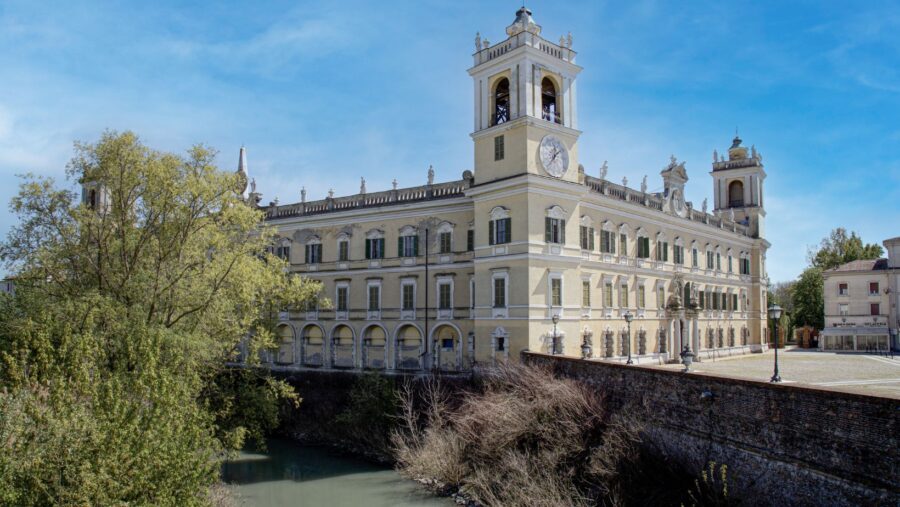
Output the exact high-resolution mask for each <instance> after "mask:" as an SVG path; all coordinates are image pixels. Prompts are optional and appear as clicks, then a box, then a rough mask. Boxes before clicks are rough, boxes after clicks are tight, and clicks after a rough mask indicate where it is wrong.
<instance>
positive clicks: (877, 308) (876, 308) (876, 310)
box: [869, 303, 881, 315]
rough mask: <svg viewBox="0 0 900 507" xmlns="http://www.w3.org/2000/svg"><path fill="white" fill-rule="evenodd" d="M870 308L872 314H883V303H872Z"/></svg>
mask: <svg viewBox="0 0 900 507" xmlns="http://www.w3.org/2000/svg"><path fill="white" fill-rule="evenodd" d="M869 310H870V311H871V314H872V315H881V304H879V303H872V304H870V305H869Z"/></svg>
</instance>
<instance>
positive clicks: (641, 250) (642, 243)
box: [637, 237, 650, 259]
mask: <svg viewBox="0 0 900 507" xmlns="http://www.w3.org/2000/svg"><path fill="white" fill-rule="evenodd" d="M637 247H638V251H637V256H638V259H649V258H650V238H647V237H638V239H637Z"/></svg>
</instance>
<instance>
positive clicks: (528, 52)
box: [469, 7, 581, 183]
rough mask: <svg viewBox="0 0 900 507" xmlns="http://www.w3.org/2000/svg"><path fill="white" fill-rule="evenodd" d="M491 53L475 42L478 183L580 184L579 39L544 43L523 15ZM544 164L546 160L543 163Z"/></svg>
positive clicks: (486, 43)
mask: <svg viewBox="0 0 900 507" xmlns="http://www.w3.org/2000/svg"><path fill="white" fill-rule="evenodd" d="M506 35H507V38H506V39H505V40H503V41H502V42H500V43H497V44H494V45H491V43H490V42H489V41H488V40H487V39H483V38H482V37H481V35H480V34H478V35H476V37H475V54H474V55H473V59H474V65H473V67H472V68H471V69H469V75H471V76H472V81H473V84H474V102H473V106H474V130H473V133H472V139H473V141H474V142H475V180H476V181H477V182H479V183H487V182H490V181H493V180H497V179H502V178H507V177H510V176H516V175H518V174H522V173H533V174H539V175H543V176H551V177H555V178H560V179H564V180H568V181H578V150H577V142H578V136H579V134H580V133H581V132H580V131H578V130H577V128H578V115H577V105H576V93H575V80H576V77H577V76H578V74H579V72H581V67H579V66H578V65H576V64H575V51H573V50H572V36H571V34H569V35H568V36H563V37H560V40H559V43H558V44H557V43H554V42H550V41H548V40H546V39H544V38H543V37H541V26H540V25H538V24H537V23H535V22H534V20H533V19H532V17H531V11H530V10H528V9H526V8H525V7H522V8H521V9H519V10H518V11H516V18H515V20H514V21H513V23H512V24H511V25H509V26H508V27H506ZM542 159H543V160H542Z"/></svg>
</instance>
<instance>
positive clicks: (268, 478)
mask: <svg viewBox="0 0 900 507" xmlns="http://www.w3.org/2000/svg"><path fill="white" fill-rule="evenodd" d="M222 477H223V480H224V481H225V482H227V483H230V484H234V488H233V489H234V491H235V492H236V494H237V495H238V497H239V498H238V504H239V505H247V506H251V505H252V506H280V505H299V506H309V507H316V506H320V505H321V506H329V507H331V506H335V507H340V506H354V507H356V506H362V505H365V506H371V507H382V506H383V507H389V506H399V507H406V506H409V507H412V506H450V505H454V504H453V502H451V501H450V500H449V499H446V498H434V497H432V496H431V495H429V494H428V492H426V491H425V490H424V489H422V488H421V487H420V486H419V485H418V484H416V483H414V482H412V481H408V480H405V479H403V478H401V477H400V476H399V475H398V474H397V472H395V471H394V470H391V469H390V468H385V467H382V466H378V465H375V464H372V463H369V462H367V461H363V460H360V459H356V458H353V457H351V456H343V455H338V454H336V453H334V452H331V451H330V450H328V449H324V448H318V447H307V446H303V445H299V444H297V443H296V442H293V441H290V440H282V439H272V440H270V441H269V449H268V452H266V453H265V454H261V453H253V452H243V453H241V454H240V456H238V457H237V458H236V459H234V460H232V461H229V462H226V463H225V464H224V465H223V466H222Z"/></svg>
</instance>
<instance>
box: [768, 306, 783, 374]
mask: <svg viewBox="0 0 900 507" xmlns="http://www.w3.org/2000/svg"><path fill="white" fill-rule="evenodd" d="M769 318H770V319H772V320H773V321H774V323H775V374H774V375H772V378H771V380H770V382H781V375H779V374H778V319H780V318H781V307H780V306H778V305H777V304H774V305H772V306H770V307H769Z"/></svg>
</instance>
